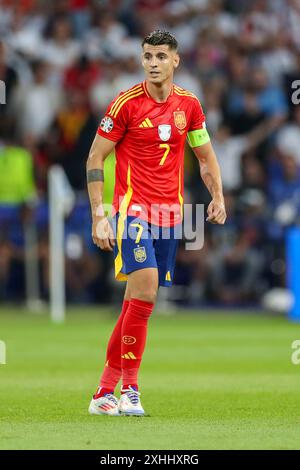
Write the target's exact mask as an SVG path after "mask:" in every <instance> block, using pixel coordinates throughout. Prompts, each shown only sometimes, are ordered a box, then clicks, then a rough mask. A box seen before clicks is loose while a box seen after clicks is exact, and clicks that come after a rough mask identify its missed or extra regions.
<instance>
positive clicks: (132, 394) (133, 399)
mask: <svg viewBox="0 0 300 470" xmlns="http://www.w3.org/2000/svg"><path fill="white" fill-rule="evenodd" d="M123 392H126V395H127V396H128V398H129V400H130V403H132V404H133V405H137V404H138V402H139V396H140V392H136V391H135V390H123Z"/></svg>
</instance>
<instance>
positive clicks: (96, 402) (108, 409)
mask: <svg viewBox="0 0 300 470" xmlns="http://www.w3.org/2000/svg"><path fill="white" fill-rule="evenodd" d="M89 413H90V414H91V415H109V416H120V413H119V402H118V399H117V398H116V397H115V396H114V395H113V394H111V393H106V394H105V395H104V396H103V397H99V398H94V397H93V398H92V401H91V403H90V406H89Z"/></svg>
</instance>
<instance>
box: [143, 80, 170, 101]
mask: <svg viewBox="0 0 300 470" xmlns="http://www.w3.org/2000/svg"><path fill="white" fill-rule="evenodd" d="M146 87H147V91H148V93H149V95H150V96H151V98H153V99H154V101H156V102H157V103H164V102H165V101H167V99H168V97H169V96H170V94H171V92H172V88H173V82H172V81H168V82H165V83H150V82H148V80H146Z"/></svg>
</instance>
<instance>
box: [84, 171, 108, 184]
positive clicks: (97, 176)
mask: <svg viewBox="0 0 300 470" xmlns="http://www.w3.org/2000/svg"><path fill="white" fill-rule="evenodd" d="M86 176H87V183H88V184H89V183H94V182H95V181H101V182H104V173H103V170H100V169H95V170H88V171H87V174H86Z"/></svg>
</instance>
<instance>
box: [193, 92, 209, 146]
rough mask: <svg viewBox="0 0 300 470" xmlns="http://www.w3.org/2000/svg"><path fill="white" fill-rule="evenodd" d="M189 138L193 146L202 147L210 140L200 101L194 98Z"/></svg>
mask: <svg viewBox="0 0 300 470" xmlns="http://www.w3.org/2000/svg"><path fill="white" fill-rule="evenodd" d="M187 139H188V143H189V145H190V147H192V148H194V147H200V146H201V145H204V144H206V143H207V142H209V141H210V137H209V134H208V132H207V129H206V124H205V115H204V113H203V109H202V106H201V104H200V102H199V101H198V100H196V99H194V100H193V108H192V118H191V123H190V127H189V131H188V134H187Z"/></svg>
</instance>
